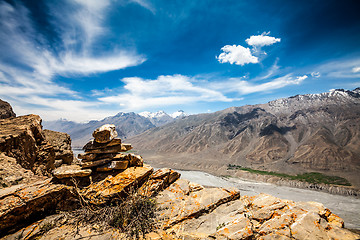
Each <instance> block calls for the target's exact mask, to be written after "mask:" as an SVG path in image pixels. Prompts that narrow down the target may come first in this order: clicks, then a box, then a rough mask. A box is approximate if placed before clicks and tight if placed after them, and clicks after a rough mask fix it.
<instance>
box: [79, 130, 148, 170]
mask: <svg viewBox="0 0 360 240" xmlns="http://www.w3.org/2000/svg"><path fill="white" fill-rule="evenodd" d="M93 137H94V140H91V141H90V142H88V143H87V144H86V145H85V146H84V147H83V150H84V151H85V154H79V155H78V158H79V159H81V167H82V168H92V169H94V170H95V171H98V172H107V171H112V170H125V169H127V168H128V167H133V166H136V167H142V166H143V159H142V157H141V156H138V155H135V154H132V153H129V154H123V153H122V152H127V151H129V150H131V149H132V147H131V144H126V143H121V139H120V138H116V137H117V132H116V130H115V126H114V125H112V124H105V125H103V126H101V127H100V128H98V129H96V130H95V131H94V133H93Z"/></svg>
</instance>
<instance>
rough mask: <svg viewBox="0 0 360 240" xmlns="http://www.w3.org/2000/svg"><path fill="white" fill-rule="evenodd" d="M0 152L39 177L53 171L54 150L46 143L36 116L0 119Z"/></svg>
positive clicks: (39, 121) (39, 119)
mask: <svg viewBox="0 0 360 240" xmlns="http://www.w3.org/2000/svg"><path fill="white" fill-rule="evenodd" d="M0 152H3V153H4V154H5V155H6V156H8V157H13V158H15V159H16V160H17V163H18V164H20V165H21V166H22V167H23V168H25V169H29V170H31V171H32V172H34V173H36V174H39V175H48V176H50V172H51V170H52V169H54V161H55V150H54V148H53V147H52V146H51V145H50V144H49V143H48V142H47V141H46V139H45V137H44V135H43V132H42V126H41V118H40V117H39V116H37V115H26V116H20V117H16V118H8V119H0Z"/></svg>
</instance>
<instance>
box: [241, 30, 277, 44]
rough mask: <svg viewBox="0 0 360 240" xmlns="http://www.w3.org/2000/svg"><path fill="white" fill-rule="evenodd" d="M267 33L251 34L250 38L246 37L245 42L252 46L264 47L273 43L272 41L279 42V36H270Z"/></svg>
mask: <svg viewBox="0 0 360 240" xmlns="http://www.w3.org/2000/svg"><path fill="white" fill-rule="evenodd" d="M269 34H270V32H268V33H265V32H264V33H262V34H261V35H256V36H254V35H253V36H251V37H250V38H248V39H246V40H245V41H246V43H247V44H249V45H250V46H253V47H260V48H261V47H264V46H269V45H273V44H274V43H277V42H280V41H281V39H280V38H275V37H270V36H268V35H269Z"/></svg>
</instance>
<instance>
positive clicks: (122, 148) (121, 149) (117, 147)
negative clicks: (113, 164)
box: [85, 144, 132, 153]
mask: <svg viewBox="0 0 360 240" xmlns="http://www.w3.org/2000/svg"><path fill="white" fill-rule="evenodd" d="M131 149H132V147H131V144H121V145H115V146H110V147H106V148H101V149H93V150H85V152H86V153H118V152H126V151H129V150H131Z"/></svg>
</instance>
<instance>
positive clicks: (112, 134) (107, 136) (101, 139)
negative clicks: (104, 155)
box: [93, 124, 117, 143]
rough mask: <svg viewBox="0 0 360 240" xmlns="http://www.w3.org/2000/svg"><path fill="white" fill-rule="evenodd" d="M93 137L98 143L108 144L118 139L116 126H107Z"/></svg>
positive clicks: (96, 131)
mask: <svg viewBox="0 0 360 240" xmlns="http://www.w3.org/2000/svg"><path fill="white" fill-rule="evenodd" d="M93 137H94V139H95V141H96V142H98V143H108V142H110V141H111V140H113V139H114V138H116V137H117V132H116V130H115V125H113V124H105V125H102V126H101V127H99V128H98V129H96V130H95V131H94V132H93Z"/></svg>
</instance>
